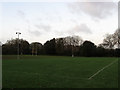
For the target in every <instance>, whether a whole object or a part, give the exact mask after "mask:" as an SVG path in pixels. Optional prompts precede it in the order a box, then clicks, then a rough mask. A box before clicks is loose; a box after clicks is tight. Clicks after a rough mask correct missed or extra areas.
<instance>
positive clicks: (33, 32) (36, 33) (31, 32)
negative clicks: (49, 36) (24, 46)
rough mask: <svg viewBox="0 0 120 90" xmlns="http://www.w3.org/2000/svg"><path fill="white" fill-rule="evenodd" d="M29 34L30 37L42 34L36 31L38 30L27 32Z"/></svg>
mask: <svg viewBox="0 0 120 90" xmlns="http://www.w3.org/2000/svg"><path fill="white" fill-rule="evenodd" d="M29 33H30V34H32V35H35V36H39V35H41V34H42V33H41V32H40V31H38V30H34V31H31V30H29Z"/></svg>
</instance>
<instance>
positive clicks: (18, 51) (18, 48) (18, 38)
mask: <svg viewBox="0 0 120 90" xmlns="http://www.w3.org/2000/svg"><path fill="white" fill-rule="evenodd" d="M16 34H18V48H17V51H18V55H17V59H19V35H20V34H21V33H20V32H16Z"/></svg>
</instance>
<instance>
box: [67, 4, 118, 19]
mask: <svg viewBox="0 0 120 90" xmlns="http://www.w3.org/2000/svg"><path fill="white" fill-rule="evenodd" d="M68 6H69V7H70V8H71V10H72V13H73V12H74V13H84V14H87V15H89V16H91V17H92V18H98V19H102V18H106V17H107V16H109V15H111V14H114V13H113V11H115V10H116V11H117V5H115V3H113V2H74V3H69V4H68Z"/></svg>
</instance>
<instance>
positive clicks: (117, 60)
mask: <svg viewBox="0 0 120 90" xmlns="http://www.w3.org/2000/svg"><path fill="white" fill-rule="evenodd" d="M116 61H118V60H115V61H113V62H111V63H110V64H108V65H106V66H105V67H103V68H102V69H100V70H98V71H97V72H96V73H95V74H93V75H92V76H90V77H89V78H88V79H89V80H90V79H92V78H93V77H95V76H96V75H97V74H99V73H100V72H101V71H103V70H104V69H105V68H107V67H109V66H111V65H112V64H113V63H115V62H116Z"/></svg>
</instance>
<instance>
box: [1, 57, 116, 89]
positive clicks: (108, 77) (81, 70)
mask: <svg viewBox="0 0 120 90" xmlns="http://www.w3.org/2000/svg"><path fill="white" fill-rule="evenodd" d="M16 58H17V56H15V55H13V56H12V55H11V56H8V55H7V56H3V61H2V70H3V72H2V75H3V81H2V82H3V88H118V62H115V63H114V64H112V65H111V66H109V67H108V68H106V69H104V70H103V71H101V72H100V73H99V74H97V75H96V76H95V77H93V78H92V79H90V80H89V79H88V78H89V77H90V76H92V75H93V74H94V73H96V72H97V71H98V70H100V69H101V68H103V67H105V66H106V65H108V64H110V63H111V62H113V61H114V60H116V59H117V58H108V57H107V58H100V57H91V58H86V57H74V58H72V57H65V56H21V59H20V60H17V59H16Z"/></svg>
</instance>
